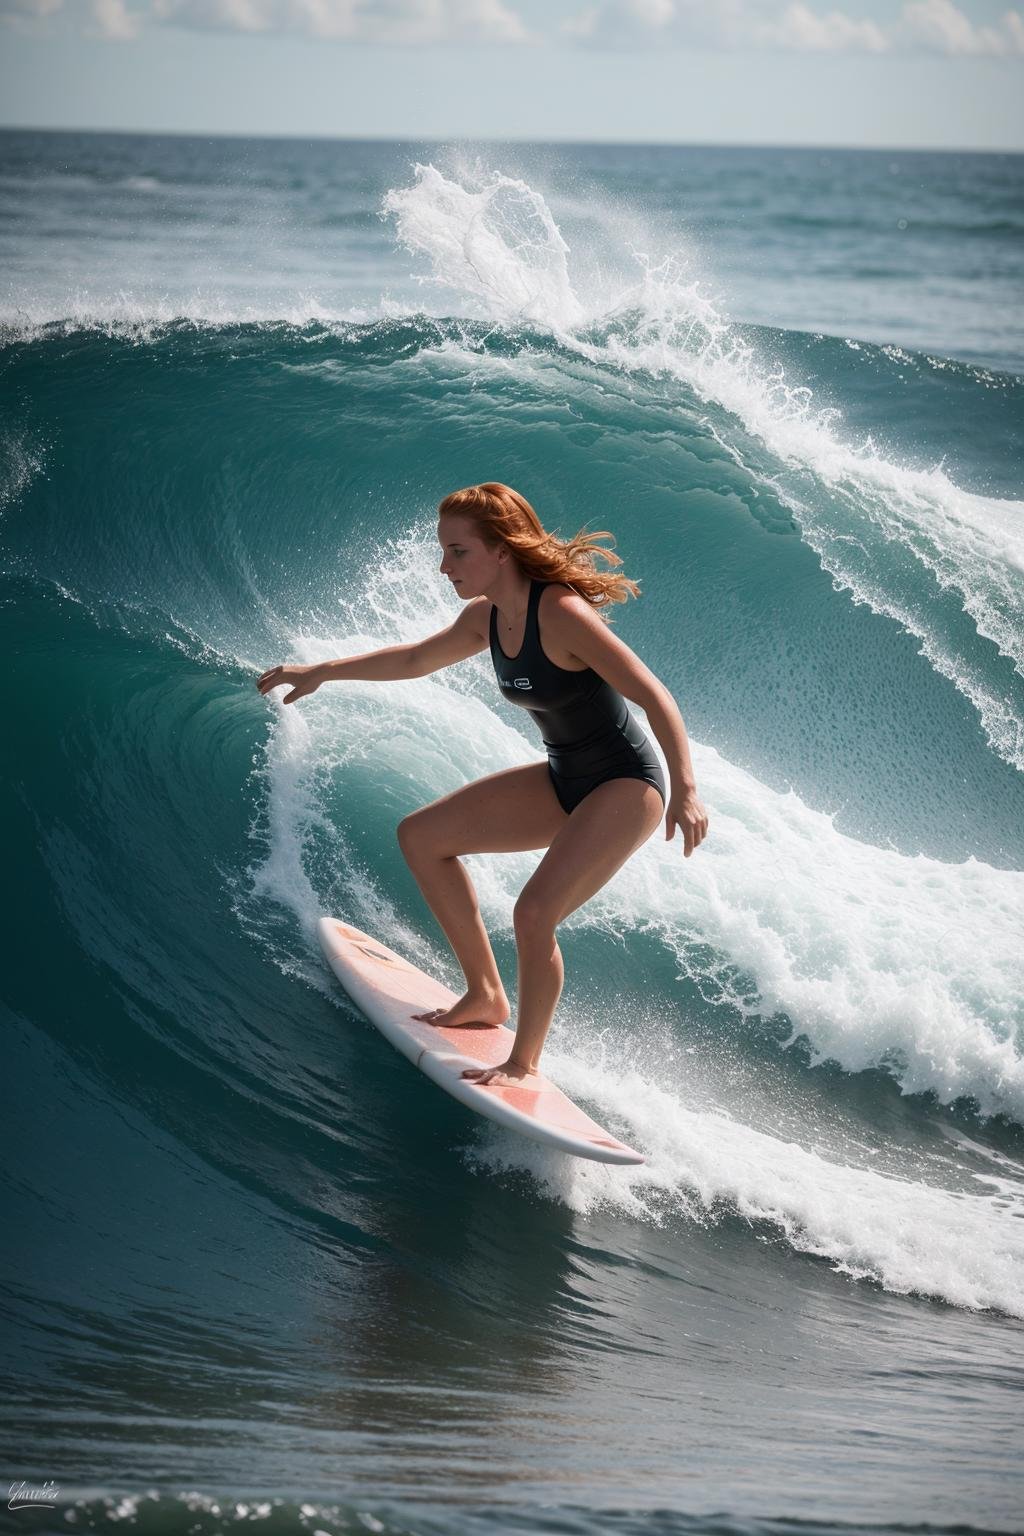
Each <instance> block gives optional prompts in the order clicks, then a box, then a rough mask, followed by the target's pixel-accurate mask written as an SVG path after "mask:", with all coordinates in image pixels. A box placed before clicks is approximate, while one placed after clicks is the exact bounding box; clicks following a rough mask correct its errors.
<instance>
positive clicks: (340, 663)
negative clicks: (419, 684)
mask: <svg viewBox="0 0 1024 1536" xmlns="http://www.w3.org/2000/svg"><path fill="white" fill-rule="evenodd" d="M490 606H491V605H490V602H489V600H488V599H487V598H486V597H475V598H473V600H472V602H469V603H467V604H466V606H465V608H464V609H463V610H462V612H461V613H460V614H459V616H458V618H457V619H456V620H455V622H454V624H450V625H449V626H448V628H447V629H442V630H439V631H438V632H437V634H436V635H428V636H427V638H426V639H425V640H415V641H411V642H410V643H409V644H408V645H388V646H385V647H384V649H383V650H380V651H367V652H366V653H365V655H362V656H342V657H340V658H339V659H338V660H337V661H317V662H314V663H313V664H312V666H309V667H270V668H268V670H267V671H266V672H264V673H263V674H262V676H261V677H259V678H258V679H257V682H256V687H257V688H258V689H259V691H260V693H268V692H269V691H270V689H271V688H277V687H278V686H279V685H280V684H281V683H290V684H292V691H291V693H286V694H285V696H284V698H283V699H282V700H281V702H282V704H293V703H294V702H295V700H296V699H302V698H305V697H306V695H307V694H310V693H315V692H316V690H317V689H318V688H319V687H320V684H321V683H342V682H371V683H393V682H401V681H404V680H405V679H407V678H411V677H426V676H428V674H429V673H431V672H438V671H440V669H441V668H442V667H450V666H452V665H453V664H454V663H455V662H457V661H465V659H466V657H467V656H475V655H477V653H478V652H480V651H482V650H485V649H486V647H487V645H488V643H489V639H488V636H487V633H486V629H485V622H486V620H487V618H488V617H489V611H490Z"/></svg>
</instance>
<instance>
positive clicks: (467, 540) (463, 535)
mask: <svg viewBox="0 0 1024 1536" xmlns="http://www.w3.org/2000/svg"><path fill="white" fill-rule="evenodd" d="M437 541H438V543H439V544H440V546H441V551H442V560H441V575H442V576H447V577H448V580H449V581H450V582H451V583H452V585H453V586H454V588H455V591H456V592H457V593H458V595H459V597H461V598H462V599H463V601H468V600H469V598H471V597H479V596H480V595H481V593H483V592H485V591H486V590H487V588H488V587H490V586H492V585H493V583H494V579H495V577H496V576H497V575H498V572H499V571H500V570H501V568H502V566H503V565H504V564H505V562H506V560H507V559H508V554H507V551H506V550H505V549H504V548H502V547H501V546H500V545H499V546H498V547H497V548H492V547H490V546H488V545H487V544H485V543H484V541H483V539H482V538H481V537H480V535H479V534H478V533H477V532H476V525H475V523H473V522H472V521H471V520H470V519H469V518H468V517H457V516H455V514H454V513H450V512H449V513H446V514H445V515H444V516H443V517H441V518H439V520H438V524H437Z"/></svg>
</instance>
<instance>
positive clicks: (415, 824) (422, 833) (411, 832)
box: [395, 811, 429, 859]
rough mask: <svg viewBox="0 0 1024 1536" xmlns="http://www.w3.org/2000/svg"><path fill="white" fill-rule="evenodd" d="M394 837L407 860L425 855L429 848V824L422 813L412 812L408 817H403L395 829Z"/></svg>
mask: <svg viewBox="0 0 1024 1536" xmlns="http://www.w3.org/2000/svg"><path fill="white" fill-rule="evenodd" d="M395 836H396V837H397V838H398V846H399V848H401V850H402V852H403V853H404V854H405V857H406V858H407V859H408V858H411V857H414V856H415V855H417V854H420V855H422V854H423V853H425V852H426V851H427V849H428V846H429V823H428V821H427V818H426V817H425V815H424V813H423V811H412V812H410V814H409V815H408V816H403V817H402V820H401V821H400V822H399V823H398V826H397V828H396V829H395Z"/></svg>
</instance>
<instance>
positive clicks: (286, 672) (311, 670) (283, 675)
mask: <svg viewBox="0 0 1024 1536" xmlns="http://www.w3.org/2000/svg"><path fill="white" fill-rule="evenodd" d="M323 680H324V679H323V673H322V672H321V671H320V668H319V667H318V666H317V665H316V664H315V663H314V664H313V666H311V667H268V668H267V670H266V672H264V673H262V675H261V676H260V677H258V678H257V679H256V687H257V688H258V689H259V691H260V693H269V692H270V690H271V688H276V687H278V685H279V684H281V683H291V684H292V685H293V686H292V691H291V693H286V694H285V696H284V698H283V699H282V700H281V703H282V704H294V703H295V700H296V699H304V698H305V697H306V695H307V693H316V690H317V689H318V688H319V687H320V684H321V683H322V682H323Z"/></svg>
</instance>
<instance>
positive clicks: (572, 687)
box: [491, 580, 667, 814]
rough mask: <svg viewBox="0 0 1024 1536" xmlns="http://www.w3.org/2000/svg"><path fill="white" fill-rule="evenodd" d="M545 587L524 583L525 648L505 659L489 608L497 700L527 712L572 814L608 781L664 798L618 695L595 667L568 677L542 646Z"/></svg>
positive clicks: (658, 773) (644, 742) (645, 745)
mask: <svg viewBox="0 0 1024 1536" xmlns="http://www.w3.org/2000/svg"><path fill="white" fill-rule="evenodd" d="M546 585H547V583H546V582H543V581H537V580H533V581H531V582H530V601H529V605H528V607H527V610H526V629H525V632H524V634H523V643H522V645H521V647H520V649H519V651H518V652H517V653H516V655H515V656H506V655H505V652H504V651H503V650H502V649H501V646H500V644H499V643H498V617H497V609H496V608H495V607H494V606H493V605H492V607H491V660H492V661H493V662H494V671H495V675H496V676H497V679H498V685H499V687H500V688H501V693H502V697H503V698H505V699H507V700H508V702H509V703H510V704H518V705H519V706H520V707H521V708H523V709H526V710H529V712H530V714H531V715H532V716H533V718H534V720H535V721H536V722H537V725H538V726H539V728H540V734H541V738H542V740H543V742H544V746H545V747H546V749H547V754H548V772H549V773H550V774H551V782H552V783H553V785H554V787H555V794H556V795H557V796H558V800H559V804H560V805H561V807H562V809H563V810H564V811H566V812H567V813H570V814H571V813H572V812H573V811H574V810H575V809H576V807H577V806H578V805H579V803H580V801H581V800H582V799H584V797H585V796H587V795H589V794H590V791H591V790H592V789H596V788H597V786H598V785H599V784H604V783H605V782H606V781H607V780H608V779H643V780H644V781H645V782H646V783H648V784H653V785H654V787H655V789H656V790H657V791H658V793H659V794H660V795H661V798H662V802H663V803H664V802H665V800H666V798H667V797H666V793H665V775H664V773H663V772H662V769H661V764H660V763H659V761H658V758H657V756H656V754H655V752H654V749H653V748H652V746H651V744H650V742H649V741H648V739H647V737H646V736H645V734H644V732H643V730H642V729H641V728H640V726H639V725H638V724H637V722H636V720H635V719H634V718H633V716H632V715H631V714H630V711H629V707H628V705H627V704H626V701H625V699H624V698H623V697H622V694H621V693H619V692H618V691H617V690H616V689H615V688H613V687H612V686H611V684H610V683H606V682H605V680H604V678H603V677H600V676H599V675H598V673H596V672H595V671H594V669H593V667H586V668H585V669H584V670H583V671H580V672H572V671H570V670H569V669H568V668H566V667H556V666H555V663H554V662H553V661H550V660H549V659H548V657H547V656H545V654H544V652H543V650H542V649H541V643H540V630H539V628H538V625H537V611H538V609H539V607H540V594H541V592H542V591H543V590H544V587H545V586H546Z"/></svg>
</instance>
